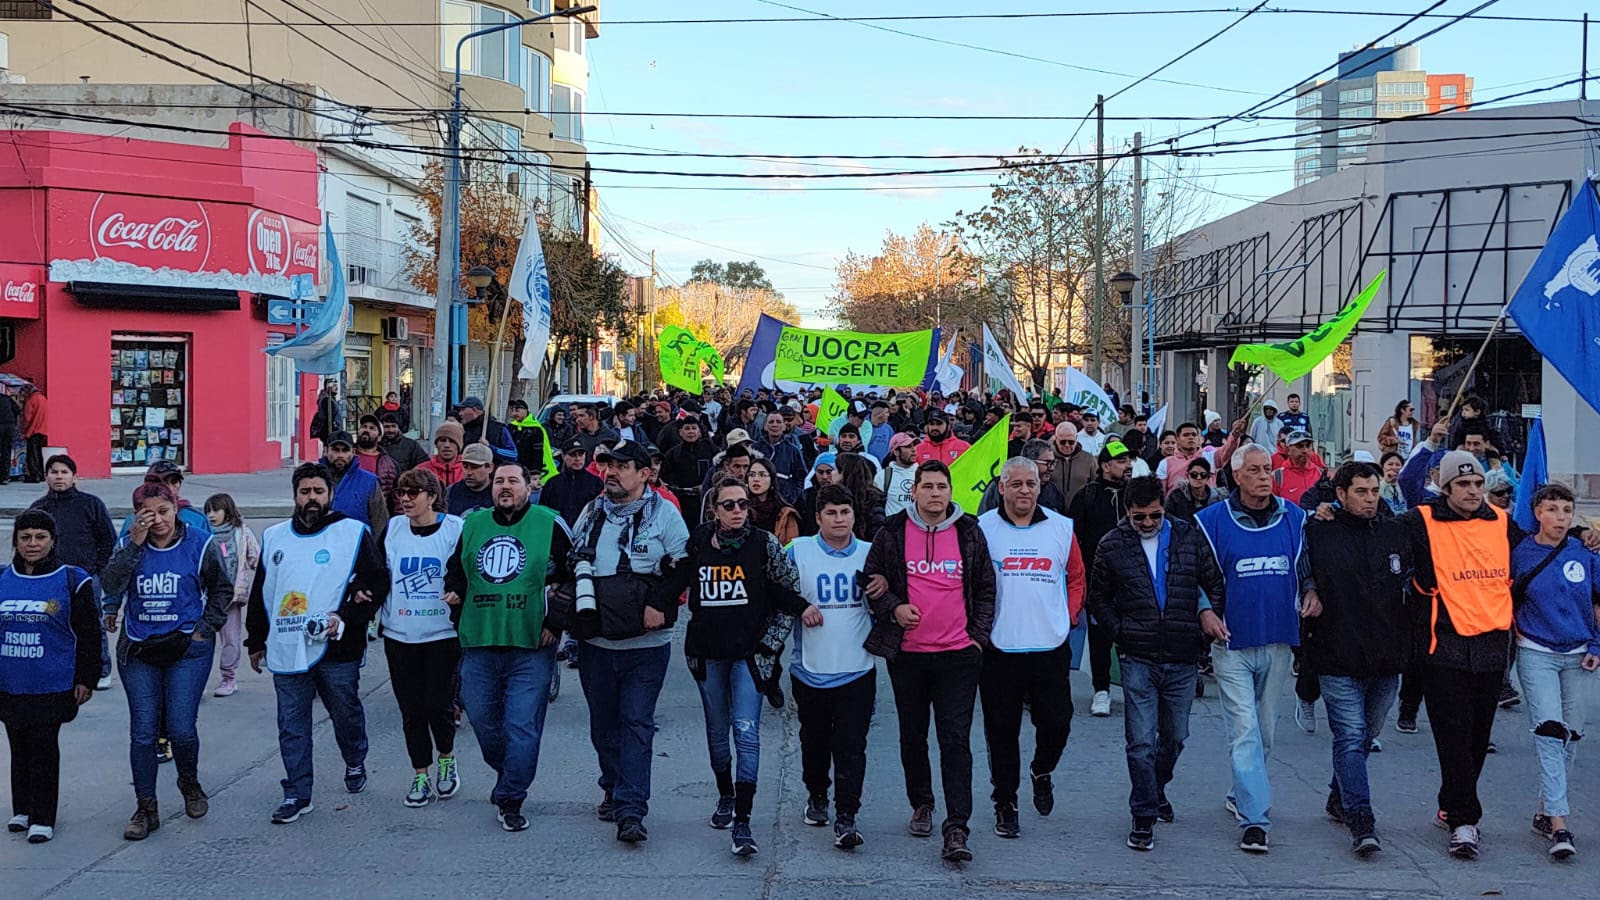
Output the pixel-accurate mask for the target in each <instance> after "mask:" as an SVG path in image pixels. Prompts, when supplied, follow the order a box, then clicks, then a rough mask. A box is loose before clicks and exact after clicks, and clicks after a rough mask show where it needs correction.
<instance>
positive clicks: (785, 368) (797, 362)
mask: <svg viewBox="0 0 1600 900" xmlns="http://www.w3.org/2000/svg"><path fill="white" fill-rule="evenodd" d="M774 352H775V363H774V365H773V372H772V377H773V378H774V379H775V380H777V381H801V382H805V383H807V384H815V383H824V384H848V385H862V386H867V385H871V386H877V387H896V388H898V387H915V386H917V385H920V384H922V383H923V381H924V380H925V379H926V378H927V377H928V365H929V360H930V359H931V357H932V353H933V332H932V331H905V332H901V333H898V334H868V333H866V332H861V331H818V330H816V329H811V328H796V327H794V326H792V325H785V326H784V327H783V332H782V333H781V334H780V335H779V336H778V346H777V349H776V350H775V351H774ZM819 424H820V423H819Z"/></svg>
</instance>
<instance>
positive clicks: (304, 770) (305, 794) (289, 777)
mask: <svg viewBox="0 0 1600 900" xmlns="http://www.w3.org/2000/svg"><path fill="white" fill-rule="evenodd" d="M272 687H273V690H275V691H276V692H277V694H278V753H279V755H280V756H282V757H283V772H284V778H283V781H282V782H281V783H282V784H283V799H285V800H310V799H311V786H312V778H311V701H312V699H313V698H315V697H321V698H322V708H323V709H326V710H327V711H328V718H329V719H330V720H331V721H332V722H333V739H334V740H335V741H337V742H338V744H339V754H340V755H341V756H343V757H344V764H345V767H346V768H352V769H353V768H355V767H356V766H361V765H365V764H366V762H367V714H366V711H365V710H363V709H362V708H361V692H360V687H361V661H360V660H354V659H353V660H351V661H350V662H342V663H330V662H320V663H317V664H316V665H314V666H312V667H311V669H310V671H307V672H300V673H297V674H294V675H273V676H272Z"/></svg>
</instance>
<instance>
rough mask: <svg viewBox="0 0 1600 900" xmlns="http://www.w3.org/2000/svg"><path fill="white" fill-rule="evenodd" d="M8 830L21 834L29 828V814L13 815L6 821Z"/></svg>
mask: <svg viewBox="0 0 1600 900" xmlns="http://www.w3.org/2000/svg"><path fill="white" fill-rule="evenodd" d="M6 830H7V831H9V832H11V833H12V834H20V833H22V832H24V831H27V830H28V817H27V816H12V817H11V818H10V819H9V820H7V821H6Z"/></svg>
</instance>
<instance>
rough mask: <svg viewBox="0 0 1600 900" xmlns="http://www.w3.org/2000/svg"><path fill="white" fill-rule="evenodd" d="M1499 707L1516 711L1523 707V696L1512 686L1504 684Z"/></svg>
mask: <svg viewBox="0 0 1600 900" xmlns="http://www.w3.org/2000/svg"><path fill="white" fill-rule="evenodd" d="M1498 705H1499V707H1500V708H1501V709H1515V708H1516V707H1518V706H1521V705H1522V695H1521V694H1519V693H1517V689H1516V688H1514V687H1512V686H1511V685H1509V684H1503V685H1501V686H1500V700H1499V701H1498Z"/></svg>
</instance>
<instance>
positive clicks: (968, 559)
mask: <svg viewBox="0 0 1600 900" xmlns="http://www.w3.org/2000/svg"><path fill="white" fill-rule="evenodd" d="M951 507H952V512H954V513H960V507H959V506H956V505H955V504H951ZM960 515H961V517H960V518H959V519H957V520H956V522H955V524H954V525H952V526H950V527H952V528H954V529H955V530H956V540H957V542H958V544H959V547H960V551H961V571H962V574H963V576H964V577H963V578H962V579H961V589H962V594H963V596H964V598H965V600H966V607H967V636H968V637H970V638H972V640H973V642H974V643H976V644H977V645H978V646H979V647H981V648H983V649H988V648H989V632H990V630H991V629H993V628H994V596H995V578H994V561H993V560H992V559H990V557H989V541H988V539H987V538H985V537H984V536H983V529H982V528H981V527H979V525H978V518H977V517H976V516H972V515H967V514H964V513H963V514H960ZM909 519H910V513H909V512H907V511H901V512H897V513H895V514H894V515H892V516H890V517H889V518H888V519H887V520H886V521H885V522H884V523H883V527H882V528H881V529H879V530H878V533H877V536H876V537H874V538H873V539H872V549H870V550H868V551H867V561H866V563H865V564H864V565H863V566H862V569H861V575H862V577H863V578H870V577H871V576H873V575H882V576H883V577H884V579H885V580H887V581H888V582H889V590H888V591H886V592H885V593H884V594H883V596H881V597H879V598H878V599H876V600H871V599H869V600H868V601H867V605H868V606H869V607H870V609H871V612H872V631H871V633H869V634H868V635H867V639H866V641H865V642H864V643H863V644H862V646H863V647H865V648H866V651H867V652H868V653H871V654H873V655H874V656H881V657H883V658H884V659H889V660H892V659H894V658H895V656H896V655H898V654H899V653H900V643H901V641H902V640H904V639H905V636H906V633H905V629H903V628H901V627H900V624H899V623H898V622H896V621H895V620H894V610H895V607H897V606H899V605H900V604H902V603H907V602H910V601H909V597H908V594H909V593H910V591H909V589H908V587H907V584H908V582H907V578H906V522H907V521H908V520H909Z"/></svg>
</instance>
